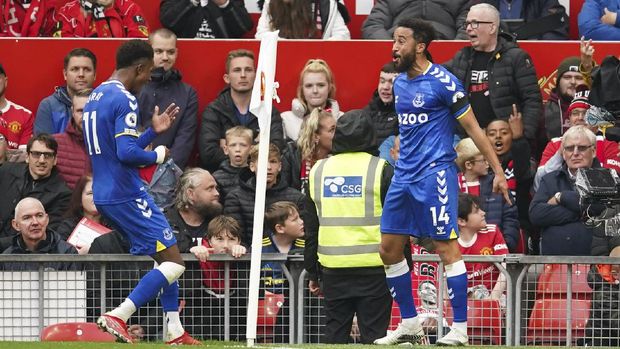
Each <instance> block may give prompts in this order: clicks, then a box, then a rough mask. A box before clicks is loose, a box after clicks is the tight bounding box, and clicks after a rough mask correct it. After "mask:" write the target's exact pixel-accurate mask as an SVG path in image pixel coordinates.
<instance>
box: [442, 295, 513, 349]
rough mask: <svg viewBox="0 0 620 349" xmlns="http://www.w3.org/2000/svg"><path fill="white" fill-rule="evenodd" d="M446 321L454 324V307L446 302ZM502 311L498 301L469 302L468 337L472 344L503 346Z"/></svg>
mask: <svg viewBox="0 0 620 349" xmlns="http://www.w3.org/2000/svg"><path fill="white" fill-rule="evenodd" d="M443 304H444V309H445V312H446V320H447V321H448V323H450V324H451V323H452V318H453V315H452V306H451V305H450V301H448V300H446V301H444V303H443ZM502 319H503V315H502V311H501V309H500V305H499V301H498V300H496V299H469V300H467V335H468V336H469V339H470V342H471V343H472V344H486V343H489V342H490V343H492V344H494V345H500V344H502Z"/></svg>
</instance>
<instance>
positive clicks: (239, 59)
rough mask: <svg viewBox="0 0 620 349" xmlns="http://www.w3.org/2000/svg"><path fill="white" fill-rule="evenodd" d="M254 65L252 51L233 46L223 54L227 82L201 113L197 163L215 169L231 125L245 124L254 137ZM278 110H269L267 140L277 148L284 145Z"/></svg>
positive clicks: (256, 125)
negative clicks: (226, 54) (251, 107)
mask: <svg viewBox="0 0 620 349" xmlns="http://www.w3.org/2000/svg"><path fill="white" fill-rule="evenodd" d="M255 77H256V69H255V68H254V53H253V52H252V51H248V50H234V51H230V52H228V56H227V57H226V74H224V82H226V84H228V86H227V87H225V88H224V89H223V90H222V91H221V92H220V94H219V96H217V98H216V99H215V100H214V101H213V102H211V103H210V104H209V105H208V106H207V108H206V109H205V111H204V112H203V113H202V124H201V129H200V135H199V136H198V146H199V147H198V150H199V151H200V166H201V167H202V168H204V169H207V170H209V171H211V172H214V171H217V169H218V168H219V167H220V164H221V163H222V161H225V160H227V157H226V154H224V147H225V146H226V131H227V130H228V129H230V128H232V127H234V126H245V127H247V128H249V129H251V130H252V132H253V133H254V134H253V139H257V137H258V132H259V131H260V130H259V128H258V119H257V118H256V116H255V115H254V114H252V113H251V112H250V100H251V99H252V88H253V87H254V78H255ZM283 132H284V130H283V128H282V118H281V117H280V112H279V111H278V110H277V109H276V108H273V110H272V111H271V133H270V137H269V139H270V142H271V143H276V144H277V145H278V148H280V149H282V148H283V147H284V135H283Z"/></svg>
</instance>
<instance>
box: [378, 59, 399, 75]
mask: <svg viewBox="0 0 620 349" xmlns="http://www.w3.org/2000/svg"><path fill="white" fill-rule="evenodd" d="M381 71H382V72H384V73H388V74H393V73H398V70H396V64H395V63H394V62H388V63H385V64H384V65H383V67H381Z"/></svg>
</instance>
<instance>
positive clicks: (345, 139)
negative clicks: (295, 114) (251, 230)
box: [304, 110, 394, 344]
mask: <svg viewBox="0 0 620 349" xmlns="http://www.w3.org/2000/svg"><path fill="white" fill-rule="evenodd" d="M376 151H377V145H376V141H375V132H374V128H373V124H372V121H371V119H370V118H369V117H368V116H367V115H366V114H364V113H363V111H361V110H353V111H350V112H348V113H345V114H344V115H342V116H341V117H340V118H339V119H338V122H337V124H336V132H335V135H334V139H333V142H332V153H333V154H334V155H333V156H331V157H329V158H327V159H323V160H319V161H318V162H317V163H316V164H315V165H314V166H313V167H312V169H311V170H310V175H309V190H308V192H307V196H308V202H309V203H308V216H309V217H308V219H307V221H306V222H305V228H306V249H305V259H304V266H305V268H306V270H307V271H308V274H309V280H310V281H309V288H310V291H311V292H312V293H314V294H319V293H322V294H323V295H324V297H325V314H326V318H327V319H326V322H327V323H326V326H325V327H324V328H325V343H343V344H344V343H347V342H348V341H349V333H350V331H351V323H352V321H353V316H354V315H357V323H358V326H359V329H360V335H361V342H362V343H364V344H369V343H372V342H373V341H374V340H375V339H377V338H380V337H383V336H384V335H385V333H386V330H387V327H388V325H389V321H390V315H391V306H392V299H391V296H390V293H389V291H388V288H387V284H386V282H385V272H384V269H383V262H382V261H381V257H380V255H379V246H380V245H381V232H380V230H379V224H380V221H381V214H382V207H383V199H384V198H385V194H386V193H387V190H388V188H389V186H390V181H391V178H392V175H393V174H394V169H393V168H392V167H391V166H390V165H389V164H388V163H387V162H386V161H385V160H383V159H380V158H379V157H377V156H374V155H372V153H376Z"/></svg>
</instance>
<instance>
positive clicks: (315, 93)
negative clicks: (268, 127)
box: [281, 59, 343, 141]
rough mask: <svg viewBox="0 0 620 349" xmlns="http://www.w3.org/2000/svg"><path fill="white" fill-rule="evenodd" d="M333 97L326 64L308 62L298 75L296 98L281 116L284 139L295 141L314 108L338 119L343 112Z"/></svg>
mask: <svg viewBox="0 0 620 349" xmlns="http://www.w3.org/2000/svg"><path fill="white" fill-rule="evenodd" d="M335 96H336V83H335V82H334V75H333V73H332V70H331V69H330V67H329V65H328V64H327V62H325V61H324V60H322V59H310V60H308V61H307V62H306V64H305V65H304V68H303V69H302V70H301V73H300V74H299V85H298V86H297V98H295V99H293V102H292V106H291V110H289V111H285V112H283V113H282V114H281V116H282V125H283V127H284V137H285V138H286V139H289V140H293V141H297V138H298V137H299V130H300V128H301V124H302V122H303V121H304V119H305V118H307V117H308V115H310V113H311V112H312V111H313V110H314V109H315V108H321V109H323V110H325V111H328V112H330V113H331V114H332V115H333V116H334V117H335V118H336V119H337V118H338V117H340V115H342V114H343V112H342V111H340V106H339V105H338V102H337V101H336V100H335V99H334V98H335Z"/></svg>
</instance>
